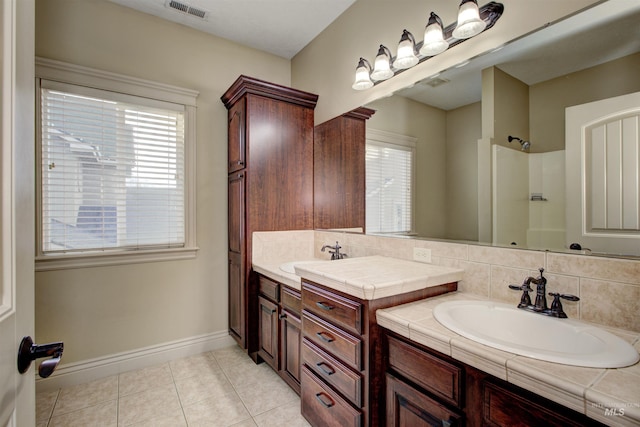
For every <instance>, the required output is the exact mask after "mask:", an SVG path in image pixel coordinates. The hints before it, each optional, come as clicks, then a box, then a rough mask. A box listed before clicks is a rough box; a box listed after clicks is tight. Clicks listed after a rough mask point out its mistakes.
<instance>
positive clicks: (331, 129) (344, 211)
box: [313, 107, 375, 230]
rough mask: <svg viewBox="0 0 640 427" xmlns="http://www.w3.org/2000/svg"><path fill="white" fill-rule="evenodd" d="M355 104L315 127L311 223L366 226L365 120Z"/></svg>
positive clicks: (364, 111) (321, 226)
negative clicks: (312, 219)
mask: <svg viewBox="0 0 640 427" xmlns="http://www.w3.org/2000/svg"><path fill="white" fill-rule="evenodd" d="M374 112H375V111H374V110H371V109H369V108H364V107H361V108H358V109H355V110H353V111H351V112H349V113H346V114H343V115H342V116H339V117H336V118H334V119H331V120H329V121H327V122H325V123H322V124H319V125H318V126H316V127H315V129H314V196H313V197H314V226H315V228H318V229H330V228H362V229H363V230H364V228H365V143H366V120H367V119H369V118H370V117H371V116H372V115H373V113H374Z"/></svg>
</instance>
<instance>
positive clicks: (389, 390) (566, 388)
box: [254, 256, 639, 426]
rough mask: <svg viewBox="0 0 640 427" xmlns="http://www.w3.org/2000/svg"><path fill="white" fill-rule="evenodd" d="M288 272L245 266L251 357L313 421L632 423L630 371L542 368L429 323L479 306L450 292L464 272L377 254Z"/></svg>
mask: <svg viewBox="0 0 640 427" xmlns="http://www.w3.org/2000/svg"><path fill="white" fill-rule="evenodd" d="M288 264H291V265H292V266H293V268H294V269H293V270H291V271H295V274H290V273H285V272H283V271H282V270H280V269H278V266H277V264H273V263H272V265H267V266H265V265H262V264H260V265H255V264H254V269H256V271H257V272H258V273H260V275H261V278H260V292H261V296H260V299H261V304H260V313H261V314H260V324H261V326H260V341H261V344H260V353H259V354H260V356H261V358H262V359H263V360H265V361H266V362H267V363H269V364H270V365H271V366H272V367H273V368H274V369H275V370H276V371H277V372H279V374H280V375H281V376H282V377H283V378H284V379H285V380H286V381H287V382H288V383H289V384H290V385H291V386H292V387H293V388H294V390H296V391H298V392H299V393H300V396H301V412H302V414H303V415H304V416H305V418H306V419H307V420H308V421H309V422H310V423H311V424H312V425H315V426H325V425H341V426H382V425H387V426H396V425H398V426H399V425H411V426H420V425H434V423H436V424H437V425H468V426H476V425H477V426H480V425H495V426H498V425H503V426H511V425H514V423H515V424H517V423H518V422H519V423H520V425H541V423H542V424H543V425H558V426H560V425H562V426H572V425H574V426H577V425H638V424H639V423H638V417H637V413H638V408H637V404H636V407H634V406H633V399H634V396H637V391H634V390H635V388H637V385H634V384H627V383H625V381H624V378H625V372H632V371H637V369H638V365H637V364H636V365H634V366H631V367H627V368H622V369H605V368H582V367H578V366H567V365H562V364H558V363H552V362H544V361H540V360H535V359H531V358H528V357H523V356H518V355H516V354H513V353H509V352H506V351H501V350H497V349H494V348H490V347H487V346H485V345H482V344H479V343H477V342H474V341H472V340H469V339H466V338H464V337H462V336H460V335H458V334H456V333H455V332H453V331H451V330H449V329H447V328H445V327H444V326H442V325H441V324H440V323H439V322H438V321H436V320H435V319H434V317H433V315H432V310H433V308H434V307H435V306H436V305H438V304H440V303H442V302H447V301H452V300H453V301H457V300H469V299H471V300H473V299H482V298H480V297H477V296H475V295H472V294H467V293H461V292H458V291H456V288H457V283H456V282H457V281H458V280H461V279H462V270H458V269H448V268H445V267H440V266H437V265H431V264H422V263H416V262H412V261H405V260H398V259H393V258H388V257H380V256H372V257H362V258H351V259H345V260H340V261H323V262H318V260H312V261H309V260H308V261H306V262H304V261H303V262H298V263H288ZM429 273H431V275H429ZM301 278H302V279H301ZM291 295H295V297H294V298H292V297H291ZM298 298H299V299H298ZM287 301H289V302H287ZM557 321H559V322H560V321H562V320H561V319H558V320H557ZM611 331H612V332H614V333H615V334H616V335H619V336H623V337H624V338H625V339H626V340H628V341H631V342H635V341H637V338H638V335H639V334H637V333H636V334H633V333H628V332H627V333H625V331H617V330H611ZM627 376H628V377H633V376H629V375H628V374H627ZM621 378H622V379H621ZM634 387H635V388H634ZM612 389H613V390H615V391H614V392H613V395H612V392H611V390H612ZM616 393H617V394H616ZM630 399H631V400H630ZM636 400H637V399H636ZM621 408H622V410H621Z"/></svg>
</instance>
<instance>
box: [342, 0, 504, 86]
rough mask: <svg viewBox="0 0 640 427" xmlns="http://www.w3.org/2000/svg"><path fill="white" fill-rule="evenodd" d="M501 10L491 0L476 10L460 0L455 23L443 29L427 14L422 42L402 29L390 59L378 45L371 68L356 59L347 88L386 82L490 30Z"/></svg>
mask: <svg viewBox="0 0 640 427" xmlns="http://www.w3.org/2000/svg"><path fill="white" fill-rule="evenodd" d="M503 11H504V5H503V4H502V3H496V2H494V1H492V2H489V3H487V4H485V5H484V6H482V7H481V8H479V9H478V3H477V0H462V2H461V3H460V10H459V14H458V21H457V23H454V24H451V25H449V26H447V27H446V28H443V24H442V20H441V19H440V17H439V16H438V15H437V14H435V13H434V12H431V14H430V16H429V20H428V22H427V25H426V27H425V30H424V40H423V41H422V42H420V43H416V40H415V38H414V37H413V34H411V32H409V31H408V30H406V29H405V30H403V31H402V37H401V38H400V43H398V52H397V55H396V57H395V58H394V57H393V56H392V54H391V52H390V51H389V49H388V48H387V47H386V46H384V45H380V48H379V49H378V54H377V55H376V59H375V61H374V67H371V63H370V62H369V61H367V60H366V59H365V58H360V61H359V62H358V67H357V68H356V78H355V81H354V83H353V85H352V86H351V87H352V88H353V89H355V90H365V89H369V88H371V87H373V86H374V85H376V84H378V83H380V82H382V81H384V80H387V79H390V78H391V77H393V76H395V75H396V74H399V73H401V72H402V71H404V70H406V69H408V68H411V67H413V66H415V65H417V64H419V63H421V62H423V61H426V60H427V59H429V58H431V57H433V56H435V55H438V54H440V53H442V52H444V51H446V50H447V49H448V48H451V47H453V46H456V45H458V44H459V43H462V42H463V41H465V40H467V39H468V38H471V37H473V36H476V35H478V34H480V33H482V32H483V31H486V30H488V29H489V28H491V27H493V26H494V25H495V23H496V22H497V21H498V19H499V18H500V16H502V13H503Z"/></svg>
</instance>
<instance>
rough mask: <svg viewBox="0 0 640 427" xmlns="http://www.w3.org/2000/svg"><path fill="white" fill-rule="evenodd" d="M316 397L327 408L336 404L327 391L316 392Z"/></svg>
mask: <svg viewBox="0 0 640 427" xmlns="http://www.w3.org/2000/svg"><path fill="white" fill-rule="evenodd" d="M323 396H324V397H325V398H326V400H325V398H323ZM316 399H318V402H320V403H322V406H324V407H325V408H331V407H332V406H333V405H335V402H334V401H333V400H332V399H331V398H330V397H329V396H327V394H326V393H323V392H320V393H318V394H316ZM327 400H328V402H327Z"/></svg>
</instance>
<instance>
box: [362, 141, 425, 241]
mask: <svg viewBox="0 0 640 427" xmlns="http://www.w3.org/2000/svg"><path fill="white" fill-rule="evenodd" d="M414 153H415V150H414V148H412V147H407V146H402V145H395V144H389V143H382V142H373V141H370V140H368V141H367V145H366V228H367V232H372V233H410V232H412V231H413V229H412V228H413V218H412V215H413V213H412V212H413V207H412V204H413V164H414Z"/></svg>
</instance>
